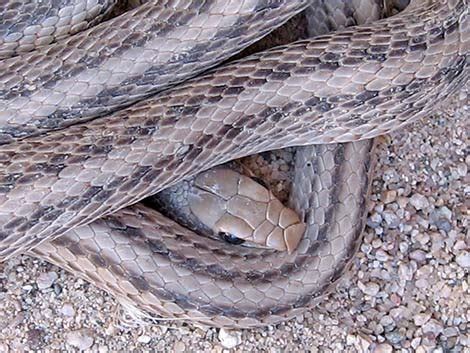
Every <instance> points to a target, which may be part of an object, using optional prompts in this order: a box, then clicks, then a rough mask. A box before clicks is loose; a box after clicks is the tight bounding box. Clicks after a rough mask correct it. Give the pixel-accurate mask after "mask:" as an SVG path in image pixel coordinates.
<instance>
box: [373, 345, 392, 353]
mask: <svg viewBox="0 0 470 353" xmlns="http://www.w3.org/2000/svg"><path fill="white" fill-rule="evenodd" d="M372 352H373V353H392V352H393V347H392V346H391V345H389V344H388V343H381V344H378V345H376V346H375V348H374V349H373V350H372Z"/></svg>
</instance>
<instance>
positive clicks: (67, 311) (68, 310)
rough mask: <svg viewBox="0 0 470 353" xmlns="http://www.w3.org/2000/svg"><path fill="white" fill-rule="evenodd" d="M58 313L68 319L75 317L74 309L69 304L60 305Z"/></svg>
mask: <svg viewBox="0 0 470 353" xmlns="http://www.w3.org/2000/svg"><path fill="white" fill-rule="evenodd" d="M60 312H61V313H62V315H64V316H68V317H72V316H74V315H75V309H74V308H73V306H72V304H70V303H65V304H64V305H62V308H61V309H60Z"/></svg>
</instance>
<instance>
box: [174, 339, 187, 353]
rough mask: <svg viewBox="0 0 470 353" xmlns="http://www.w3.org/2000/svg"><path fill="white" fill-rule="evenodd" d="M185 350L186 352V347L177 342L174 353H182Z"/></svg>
mask: <svg viewBox="0 0 470 353" xmlns="http://www.w3.org/2000/svg"><path fill="white" fill-rule="evenodd" d="M185 350H186V345H185V344H184V343H183V342H181V341H178V342H176V343H175V345H174V346H173V351H174V352H176V353H182V352H184V351H185Z"/></svg>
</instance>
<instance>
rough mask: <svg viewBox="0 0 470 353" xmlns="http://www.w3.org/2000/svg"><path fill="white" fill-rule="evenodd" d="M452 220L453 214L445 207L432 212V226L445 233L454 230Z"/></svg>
mask: <svg viewBox="0 0 470 353" xmlns="http://www.w3.org/2000/svg"><path fill="white" fill-rule="evenodd" d="M451 218H452V212H451V211H450V210H449V209H448V208H447V207H445V206H444V207H441V208H438V209H437V210H434V211H433V212H431V215H430V217H429V219H430V221H431V224H434V225H435V226H436V227H437V228H438V229H440V230H443V231H445V232H449V231H450V230H451V229H452V223H451V222H450V220H451Z"/></svg>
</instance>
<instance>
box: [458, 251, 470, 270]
mask: <svg viewBox="0 0 470 353" xmlns="http://www.w3.org/2000/svg"><path fill="white" fill-rule="evenodd" d="M455 262H457V264H458V265H459V266H461V267H463V268H469V267H470V252H468V251H464V252H462V253H460V254H458V255H457V256H456V257H455Z"/></svg>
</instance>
